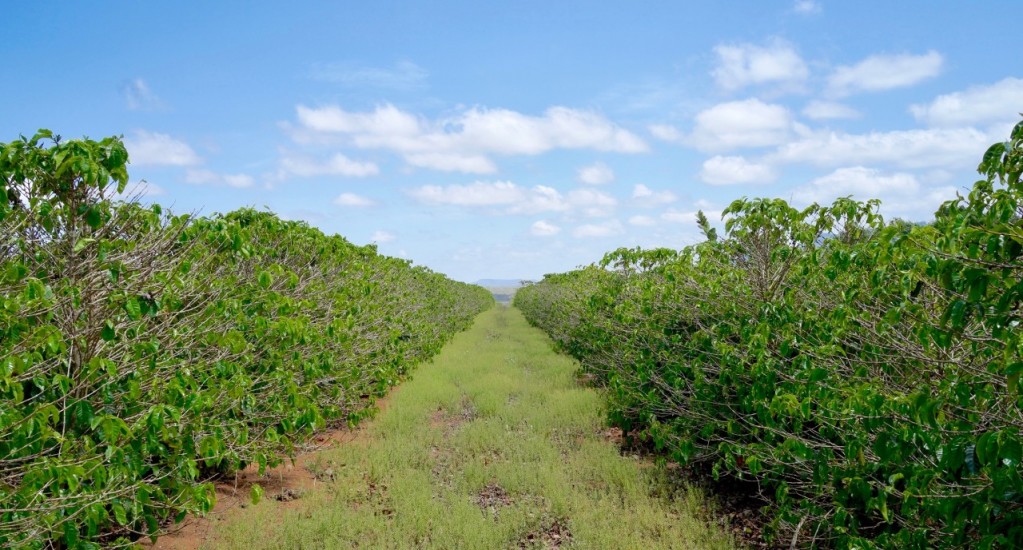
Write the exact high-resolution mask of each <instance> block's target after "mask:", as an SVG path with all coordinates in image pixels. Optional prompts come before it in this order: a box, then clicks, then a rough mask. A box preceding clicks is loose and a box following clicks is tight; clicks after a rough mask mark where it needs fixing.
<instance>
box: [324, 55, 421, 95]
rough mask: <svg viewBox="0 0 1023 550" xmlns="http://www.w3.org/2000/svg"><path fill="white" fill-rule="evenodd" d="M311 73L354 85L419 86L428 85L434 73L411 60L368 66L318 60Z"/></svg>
mask: <svg viewBox="0 0 1023 550" xmlns="http://www.w3.org/2000/svg"><path fill="white" fill-rule="evenodd" d="M310 76H311V77H312V78H313V79H315V80H322V81H325V82H333V83H335V84H340V85H342V86H348V87H353V88H363V87H372V88H384V89H390V90H416V89H421V88H423V87H425V86H426V80H427V77H429V76H430V73H429V72H427V71H426V69H424V68H422V67H420V66H419V65H416V64H415V63H412V62H411V61H399V62H398V63H396V64H395V65H394V67H390V68H387V67H366V66H362V65H358V64H354V63H317V64H314V65H313V66H312V70H311V71H310Z"/></svg>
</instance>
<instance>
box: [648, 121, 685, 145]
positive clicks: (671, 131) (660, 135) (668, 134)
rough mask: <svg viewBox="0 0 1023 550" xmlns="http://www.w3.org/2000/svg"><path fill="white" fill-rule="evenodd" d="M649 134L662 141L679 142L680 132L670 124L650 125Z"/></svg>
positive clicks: (681, 136) (680, 138)
mask: <svg viewBox="0 0 1023 550" xmlns="http://www.w3.org/2000/svg"><path fill="white" fill-rule="evenodd" d="M647 129H648V130H650V134H651V135H652V136H654V137H655V138H657V139H659V140H662V141H681V140H682V138H683V135H682V132H680V131H679V130H678V128H676V127H674V126H672V125H670V124H651V125H650V126H649V127H648V128H647Z"/></svg>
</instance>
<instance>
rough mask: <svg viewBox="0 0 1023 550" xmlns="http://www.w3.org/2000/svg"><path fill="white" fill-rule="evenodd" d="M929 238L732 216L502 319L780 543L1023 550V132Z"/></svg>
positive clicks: (740, 211) (768, 210)
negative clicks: (540, 334)
mask: <svg viewBox="0 0 1023 550" xmlns="http://www.w3.org/2000/svg"><path fill="white" fill-rule="evenodd" d="M979 172H980V173H981V175H982V176H983V178H982V179H981V180H980V181H978V182H976V184H974V186H973V188H972V191H970V193H969V194H968V195H967V196H960V197H958V198H956V199H955V200H951V201H949V202H946V203H945V204H944V205H942V206H941V207H940V209H939V210H938V211H937V213H936V214H935V218H934V220H933V221H931V222H929V223H927V224H911V223H906V222H903V221H898V220H895V221H885V220H884V219H883V218H882V217H881V216H880V215H879V214H878V207H879V203H878V202H877V201H867V202H856V201H853V200H851V199H848V198H843V199H839V200H837V201H835V202H834V203H833V204H831V205H826V206H821V205H812V206H810V207H807V208H804V209H798V208H795V207H793V206H791V205H789V204H787V203H786V202H785V201H782V200H778V199H741V200H737V201H735V202H733V203H732V204H731V205H730V206H729V207H728V208H727V209H726V210H725V212H724V217H725V220H726V221H725V226H724V232H723V234H721V235H718V234H717V233H716V232H715V230H714V229H713V228H711V227H710V225H709V223H708V222H707V220H706V218H705V217H704V216H702V215H701V216H700V219H699V222H700V226H701V228H702V229H703V232H704V235H705V236H706V241H705V242H703V243H700V244H697V245H694V246H689V247H686V248H683V249H682V250H680V251H675V250H668V249H656V250H640V249H622V250H617V251H615V252H612V253H610V254H608V255H607V256H605V257H604V259H603V260H602V261H601V262H600V263H599V264H597V265H593V266H589V267H586V268H582V269H578V270H576V271H572V272H569V273H564V274H554V275H548V276H546V277H545V278H544V279H543V280H542V281H540V282H539V283H536V284H533V285H531V286H527V287H525V288H523V289H521V290H519V291H518V293H517V294H516V296H515V305H516V306H517V307H518V308H520V309H521V310H522V311H523V312H524V313H525V315H526V317H527V318H528V319H529V320H530V322H531V323H532V324H534V325H535V326H537V327H539V328H541V329H543V330H544V331H545V332H547V333H548V334H549V335H550V336H551V338H552V339H553V340H554V342H555V344H556V347H557V348H558V349H560V350H562V351H564V352H565V353H568V354H570V355H571V356H573V357H575V358H577V359H578V360H579V361H580V362H581V364H582V368H583V369H584V371H586V372H588V373H590V374H591V375H592V376H594V377H595V378H596V379H597V380H598V381H599V382H600V383H601V384H602V385H604V386H605V387H606V388H607V398H608V406H609V417H610V421H611V422H612V423H613V424H615V425H617V426H620V427H621V428H622V429H623V430H625V431H626V432H629V433H631V434H633V435H634V436H635V437H638V438H641V439H645V440H646V441H648V442H649V443H651V444H652V445H653V446H655V447H656V448H657V449H659V450H661V451H663V452H664V453H666V454H667V455H669V456H670V458H671V459H673V460H675V461H678V462H680V463H681V464H683V465H687V466H688V467H690V468H692V469H693V470H695V471H697V472H700V471H703V472H706V473H708V474H709V475H711V476H713V477H714V478H719V479H720V478H722V477H726V476H727V477H732V478H738V479H744V480H752V481H755V482H756V484H755V485H754V486H755V487H759V488H760V491H761V492H762V493H763V494H764V495H765V496H766V497H767V498H768V500H769V502H770V503H771V504H770V507H769V510H768V515H769V517H770V518H771V519H772V523H771V525H770V536H772V538H773V543H774V544H776V545H779V546H782V545H784V546H789V545H792V546H835V547H841V548H869V547H887V548H931V547H975V548H1019V547H1023V466H1021V458H1023V437H1021V430H1023V394H1021V387H1020V377H1021V375H1023V338H1021V331H1020V327H1019V325H1020V322H1021V315H1023V311H1021V307H1023V224H1021V218H1023V183H1021V181H1020V174H1021V172H1023V123H1021V124H1019V125H1017V126H1016V127H1015V128H1014V129H1013V130H1012V133H1011V136H1010V138H1009V140H1008V141H1006V142H1004V143H997V144H995V145H993V146H991V148H990V149H989V150H988V151H987V152H986V154H985V155H984V157H983V160H982V162H981V163H980V166H979Z"/></svg>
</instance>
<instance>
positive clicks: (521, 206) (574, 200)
mask: <svg viewBox="0 0 1023 550" xmlns="http://www.w3.org/2000/svg"><path fill="white" fill-rule="evenodd" d="M408 194H409V195H410V196H411V197H412V198H413V199H415V200H416V201H418V202H421V203H423V204H430V205H438V206H459V207H464V208H476V207H490V208H496V209H497V212H499V213H504V214H537V213H541V212H581V213H583V214H585V215H587V216H593V217H598V216H606V215H609V214H610V213H611V212H612V211H613V209H614V207H615V206H617V204H618V201H617V200H616V199H615V198H614V197H612V196H611V195H608V194H607V193H603V192H600V191H596V190H593V189H575V190H573V191H570V192H568V193H566V194H563V193H561V192H560V191H558V190H557V189H554V188H553V187H548V186H545V185H536V186H533V187H523V186H520V185H516V184H515V183H513V182H510V181H494V182H488V181H477V182H473V183H470V184H467V185H457V184H455V185H424V186H422V187H417V188H415V189H412V190H410V191H409V192H408Z"/></svg>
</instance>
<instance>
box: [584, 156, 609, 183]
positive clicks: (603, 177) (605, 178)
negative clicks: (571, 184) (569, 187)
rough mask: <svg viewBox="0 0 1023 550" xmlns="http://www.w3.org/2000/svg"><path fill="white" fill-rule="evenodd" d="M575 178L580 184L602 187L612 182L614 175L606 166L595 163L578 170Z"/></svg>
mask: <svg viewBox="0 0 1023 550" xmlns="http://www.w3.org/2000/svg"><path fill="white" fill-rule="evenodd" d="M577 177H578V178H579V181H580V182H581V183H586V184H589V185H603V184H605V183H611V182H612V181H614V180H615V173H614V171H613V170H611V167H609V166H608V165H606V164H604V163H603V162H597V163H594V164H591V165H589V166H583V167H582V168H580V169H579V172H578V173H577Z"/></svg>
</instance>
